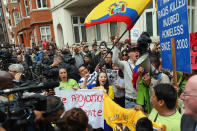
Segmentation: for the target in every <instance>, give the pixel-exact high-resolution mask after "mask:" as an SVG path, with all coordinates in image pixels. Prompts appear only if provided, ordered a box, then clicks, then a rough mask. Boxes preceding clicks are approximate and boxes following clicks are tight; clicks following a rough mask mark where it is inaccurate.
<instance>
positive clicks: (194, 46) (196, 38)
mask: <svg viewBox="0 0 197 131" xmlns="http://www.w3.org/2000/svg"><path fill="white" fill-rule="evenodd" d="M190 47H191V65H192V69H197V32H195V33H191V34H190Z"/></svg>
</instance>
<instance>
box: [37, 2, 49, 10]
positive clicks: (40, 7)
mask: <svg viewBox="0 0 197 131" xmlns="http://www.w3.org/2000/svg"><path fill="white" fill-rule="evenodd" d="M39 1H40V3H41V7H40V8H39V7H38V0H36V7H37V9H45V8H47V0H46V7H43V2H42V0H39Z"/></svg>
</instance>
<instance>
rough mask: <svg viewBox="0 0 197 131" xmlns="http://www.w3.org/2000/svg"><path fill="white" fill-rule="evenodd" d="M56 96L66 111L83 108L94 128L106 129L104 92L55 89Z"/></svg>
mask: <svg viewBox="0 0 197 131" xmlns="http://www.w3.org/2000/svg"><path fill="white" fill-rule="evenodd" d="M55 93H56V96H58V97H60V99H61V100H62V102H63V103H64V107H65V109H66V110H70V109H72V108H73V107H80V108H82V109H83V110H84V111H85V112H86V113H87V115H88V118H89V123H90V124H91V125H92V127H93V128H104V112H103V101H104V95H103V90H88V89H80V90H77V91H75V90H59V89H55Z"/></svg>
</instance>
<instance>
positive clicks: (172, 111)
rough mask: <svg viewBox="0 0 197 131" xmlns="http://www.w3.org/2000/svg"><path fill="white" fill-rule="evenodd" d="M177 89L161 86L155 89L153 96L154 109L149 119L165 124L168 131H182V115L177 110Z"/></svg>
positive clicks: (170, 86)
mask: <svg viewBox="0 0 197 131" xmlns="http://www.w3.org/2000/svg"><path fill="white" fill-rule="evenodd" d="M176 99H177V92H176V89H175V88H174V87H173V86H172V85H170V84H159V85H156V86H155V87H154V93H153V94H152V96H151V104H152V106H153V109H152V111H151V113H150V115H149V119H150V120H152V121H153V122H156V123H161V124H165V125H166V128H167V131H180V124H181V115H180V113H179V112H178V110H176Z"/></svg>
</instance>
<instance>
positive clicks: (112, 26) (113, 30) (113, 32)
mask: <svg viewBox="0 0 197 131" xmlns="http://www.w3.org/2000/svg"><path fill="white" fill-rule="evenodd" d="M110 33H111V36H112V35H114V36H116V33H117V22H112V23H110Z"/></svg>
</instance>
